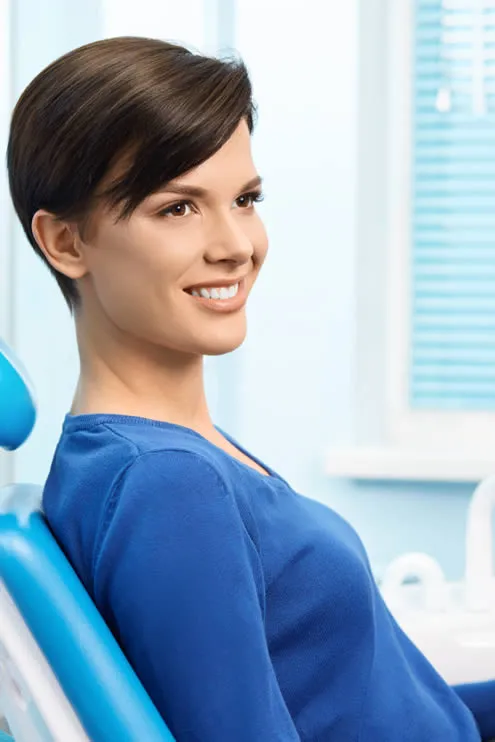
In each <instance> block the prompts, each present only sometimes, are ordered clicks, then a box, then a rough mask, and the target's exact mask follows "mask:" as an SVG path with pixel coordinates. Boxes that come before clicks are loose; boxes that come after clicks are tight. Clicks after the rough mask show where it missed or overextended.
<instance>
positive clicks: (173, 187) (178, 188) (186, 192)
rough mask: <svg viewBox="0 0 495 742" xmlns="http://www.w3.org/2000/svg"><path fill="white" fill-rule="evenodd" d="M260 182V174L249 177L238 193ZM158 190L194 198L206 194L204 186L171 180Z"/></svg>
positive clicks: (203, 196) (261, 179)
mask: <svg viewBox="0 0 495 742" xmlns="http://www.w3.org/2000/svg"><path fill="white" fill-rule="evenodd" d="M262 182H263V178H262V177H261V176H260V175H257V176H256V177H255V178H251V180H249V181H248V182H247V183H245V184H244V185H243V186H242V188H241V189H240V190H239V193H245V192H246V191H249V190H251V189H253V188H257V187H258V186H260V185H261V183H262ZM160 192H161V193H180V194H181V195H183V196H192V197H194V198H205V197H206V196H207V195H208V191H207V189H206V188H202V187H201V186H193V185H185V184H184V185H182V184H181V183H174V181H173V180H172V181H170V183H167V185H165V186H164V187H163V188H162V189H161V191H160Z"/></svg>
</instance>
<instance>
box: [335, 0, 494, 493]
mask: <svg viewBox="0 0 495 742" xmlns="http://www.w3.org/2000/svg"><path fill="white" fill-rule="evenodd" d="M386 15H387V19H388V28H387V32H386V36H387V40H388V49H389V53H388V58H387V65H386V67H387V101H388V104H387V105H388V112H387V158H386V159H387V174H386V182H387V214H388V226H387V232H388V236H387V244H388V258H387V277H386V284H387V293H388V296H387V311H386V320H385V321H386V324H387V343H386V357H387V363H386V371H387V373H386V390H385V402H384V405H385V410H384V413H385V418H386V430H385V439H386V440H384V441H381V442H380V445H379V446H377V447H374V448H363V447H359V448H353V449H350V450H349V449H348V450H347V451H344V452H341V456H340V460H339V456H337V460H336V462H335V464H332V461H331V458H332V457H331V456H330V461H329V470H330V472H331V473H334V474H340V475H342V474H344V475H348V476H363V477H368V476H371V477H379V478H380V477H391V478H403V477H404V478H413V479H421V478H425V479H454V480H466V481H475V480H477V479H480V478H482V477H484V476H486V475H487V474H489V473H493V470H494V469H495V0H386ZM384 36H385V32H383V37H382V43H383V42H384Z"/></svg>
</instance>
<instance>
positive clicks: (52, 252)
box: [31, 209, 87, 279]
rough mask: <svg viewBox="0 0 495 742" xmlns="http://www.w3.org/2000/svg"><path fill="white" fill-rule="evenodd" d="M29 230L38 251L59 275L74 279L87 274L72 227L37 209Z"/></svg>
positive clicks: (81, 252) (77, 234)
mask: <svg viewBox="0 0 495 742" xmlns="http://www.w3.org/2000/svg"><path fill="white" fill-rule="evenodd" d="M31 229H32V231H33V235H34V238H35V240H36V242H37V243H38V246H39V248H40V250H41V251H42V252H43V254H44V256H45V257H46V259H47V260H48V262H49V263H50V265H51V266H53V268H55V269H56V270H57V271H58V272H59V273H63V274H64V275H65V276H67V277H68V278H74V279H75V278H82V277H83V276H84V275H85V274H86V273H87V267H86V264H85V261H84V253H83V251H82V249H81V239H80V236H79V233H78V230H77V228H75V226H74V225H72V224H70V223H69V222H64V221H59V220H58V219H57V218H56V217H55V216H54V215H53V214H51V213H50V212H48V211H45V210H44V209H39V210H38V211H37V212H36V214H35V215H34V216H33V219H32V222H31Z"/></svg>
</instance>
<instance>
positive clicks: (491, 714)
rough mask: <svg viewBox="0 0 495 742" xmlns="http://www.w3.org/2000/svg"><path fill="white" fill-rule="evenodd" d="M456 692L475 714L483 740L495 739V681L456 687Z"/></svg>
mask: <svg viewBox="0 0 495 742" xmlns="http://www.w3.org/2000/svg"><path fill="white" fill-rule="evenodd" d="M454 690H455V691H456V693H457V695H458V696H459V697H460V698H461V700H462V701H463V702H464V703H465V704H466V706H467V707H468V708H469V709H470V711H471V713H472V714H473V716H474V718H475V720H476V723H477V725H478V729H479V730H480V734H481V738H482V739H483V740H486V741H487V742H488V740H491V739H492V738H494V739H495V680H487V681H486V682H484V683H466V684H464V685H455V686H454Z"/></svg>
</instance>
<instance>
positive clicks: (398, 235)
mask: <svg viewBox="0 0 495 742" xmlns="http://www.w3.org/2000/svg"><path fill="white" fill-rule="evenodd" d="M390 23H391V29H390V30H391V33H390V39H391V50H390V65H389V69H390V78H389V90H390V95H389V104H390V109H389V122H390V126H389V133H390V141H391V144H390V160H389V163H390V167H389V172H388V183H389V194H388V198H389V241H388V247H389V271H390V273H389V280H388V313H387V314H388V320H389V322H388V351H387V355H388V384H387V391H388V398H387V408H388V411H389V413H388V417H389V436H390V440H391V442H392V443H393V444H394V445H397V446H401V447H403V448H407V449H411V448H414V449H421V448H423V449H426V450H430V449H434V450H436V451H438V452H444V451H445V452H446V451H455V452H456V453H457V454H458V456H459V457H460V458H461V459H469V458H471V459H472V458H473V456H475V457H476V458H477V457H479V455H480V452H485V454H486V455H487V456H490V455H491V456H492V457H493V463H494V467H493V468H494V470H495V413H493V412H483V411H479V412H449V411H441V410H439V411H417V410H412V409H411V408H410V406H409V385H408V380H409V377H410V350H411V348H412V337H411V333H410V329H411V305H410V301H409V298H410V295H411V281H412V277H411V262H412V261H411V252H412V242H411V227H410V208H411V189H410V184H411V165H412V147H411V145H412V133H413V132H412V125H413V111H412V92H413V91H412V81H413V76H412V69H411V67H412V44H413V38H412V30H413V0H393V1H392V2H390ZM404 49H411V54H410V55H408V54H405V53H404Z"/></svg>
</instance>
